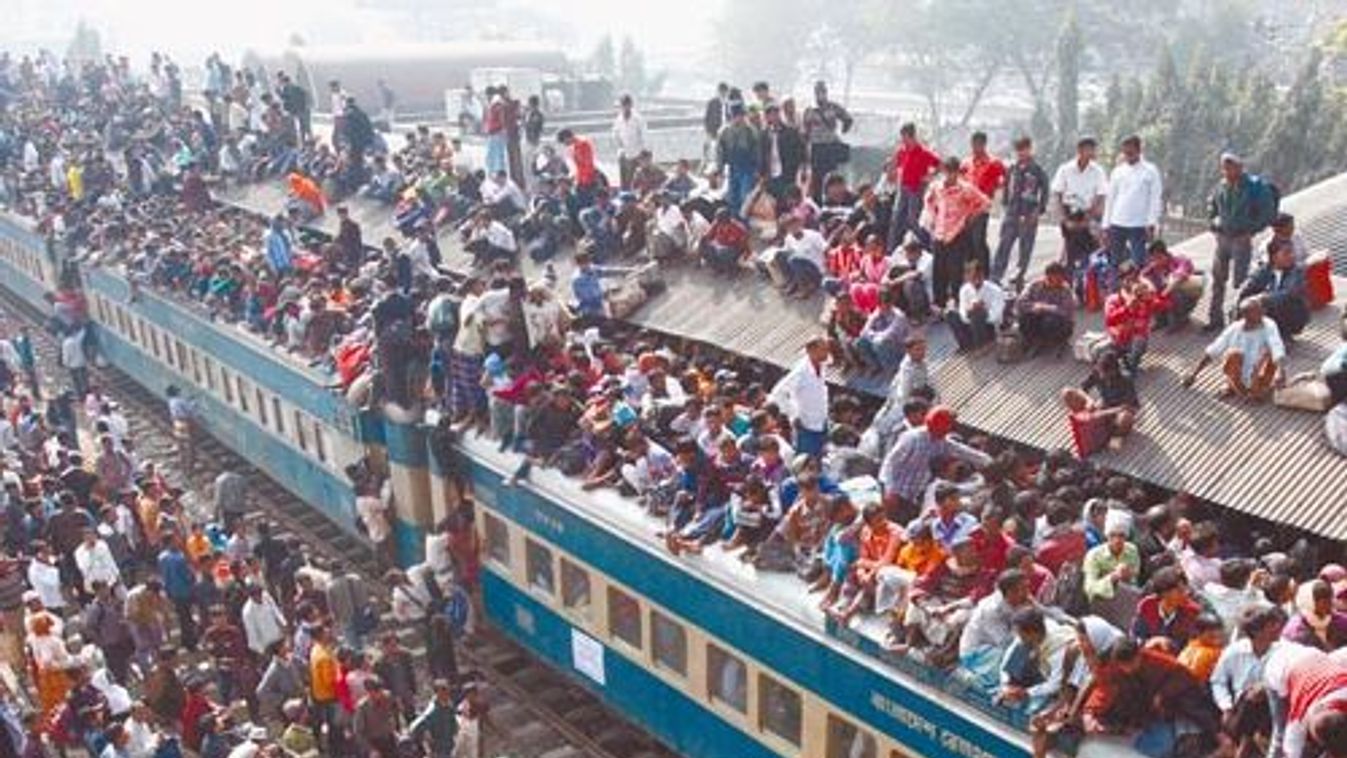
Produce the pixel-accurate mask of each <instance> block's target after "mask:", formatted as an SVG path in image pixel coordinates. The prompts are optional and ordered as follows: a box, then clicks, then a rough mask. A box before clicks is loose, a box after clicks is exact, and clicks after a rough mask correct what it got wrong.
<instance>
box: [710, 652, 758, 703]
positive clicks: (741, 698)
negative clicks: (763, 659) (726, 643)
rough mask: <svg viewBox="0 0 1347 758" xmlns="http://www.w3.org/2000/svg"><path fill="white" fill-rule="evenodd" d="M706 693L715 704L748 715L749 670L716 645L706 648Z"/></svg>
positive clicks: (741, 662)
mask: <svg viewBox="0 0 1347 758" xmlns="http://www.w3.org/2000/svg"><path fill="white" fill-rule="evenodd" d="M706 691H707V694H708V695H709V696H710V698H711V700H712V701H713V702H717V703H722V704H724V705H728V706H729V707H731V708H733V709H734V710H736V711H738V712H740V713H745V714H746V713H748V668H747V667H746V666H744V662H743V661H741V660H739V659H738V658H736V657H734V656H733V655H730V654H729V653H727V652H725V651H724V650H722V649H721V648H719V647H717V646H716V645H712V644H708V645H707V646H706Z"/></svg>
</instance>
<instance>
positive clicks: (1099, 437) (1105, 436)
mask: <svg viewBox="0 0 1347 758" xmlns="http://www.w3.org/2000/svg"><path fill="white" fill-rule="evenodd" d="M1069 423H1070V424H1071V444H1072V446H1073V447H1074V448H1075V450H1076V457H1077V458H1080V459H1081V460H1084V459H1086V458H1089V457H1090V456H1091V455H1094V454H1095V453H1097V452H1099V451H1100V450H1102V449H1104V447H1105V446H1107V445H1108V440H1109V437H1111V436H1113V435H1112V432H1111V428H1110V424H1109V418H1108V416H1106V415H1103V414H1099V413H1091V412H1090V411H1082V412H1080V413H1072V414H1071V416H1070V420H1069Z"/></svg>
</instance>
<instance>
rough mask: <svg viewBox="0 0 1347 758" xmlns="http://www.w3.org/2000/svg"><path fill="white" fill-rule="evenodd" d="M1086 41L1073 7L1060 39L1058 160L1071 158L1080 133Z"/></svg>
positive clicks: (1058, 65) (1067, 16)
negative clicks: (1082, 61) (1081, 75)
mask: <svg viewBox="0 0 1347 758" xmlns="http://www.w3.org/2000/svg"><path fill="white" fill-rule="evenodd" d="M1083 47H1084V42H1083V40H1082V39H1081V35H1080V23H1079V22H1078V21H1077V20H1076V9H1075V7H1074V6H1072V7H1071V9H1069V10H1068V11H1067V14H1066V23H1065V24H1063V26H1062V33H1061V34H1059V35H1058V36H1057V149H1056V151H1055V152H1056V156H1055V157H1056V159H1057V160H1056V161H1054V162H1060V161H1063V160H1066V159H1067V157H1068V156H1070V155H1071V151H1072V148H1073V147H1074V144H1075V140H1076V138H1077V137H1078V136H1079V135H1078V134H1077V132H1078V131H1079V130H1080V57H1081V50H1082V48H1083Z"/></svg>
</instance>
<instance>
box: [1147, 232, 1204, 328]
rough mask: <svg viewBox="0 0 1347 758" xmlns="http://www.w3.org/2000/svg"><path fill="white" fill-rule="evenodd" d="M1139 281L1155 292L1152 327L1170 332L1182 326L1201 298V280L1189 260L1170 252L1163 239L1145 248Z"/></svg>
mask: <svg viewBox="0 0 1347 758" xmlns="http://www.w3.org/2000/svg"><path fill="white" fill-rule="evenodd" d="M1141 278H1142V279H1144V280H1145V281H1146V282H1147V283H1148V284H1150V285H1151V289H1152V290H1154V291H1155V299H1156V301H1157V302H1156V308H1155V314H1156V315H1155V326H1156V327H1158V328H1163V327H1168V328H1169V329H1170V330H1171V331H1176V330H1178V329H1182V328H1183V327H1184V326H1186V325H1187V324H1188V317H1189V314H1191V313H1192V312H1193V309H1194V308H1196V307H1197V301H1198V300H1200V299H1202V278H1201V277H1200V276H1198V274H1197V273H1196V272H1195V271H1194V270H1193V262H1192V260H1191V259H1190V258H1188V256H1186V255H1180V254H1178V253H1175V252H1174V251H1172V250H1170V249H1169V246H1168V245H1166V244H1165V241H1164V240H1155V241H1154V242H1152V243H1151V244H1150V246H1149V247H1148V248H1147V249H1146V265H1145V266H1143V267H1142V268H1141Z"/></svg>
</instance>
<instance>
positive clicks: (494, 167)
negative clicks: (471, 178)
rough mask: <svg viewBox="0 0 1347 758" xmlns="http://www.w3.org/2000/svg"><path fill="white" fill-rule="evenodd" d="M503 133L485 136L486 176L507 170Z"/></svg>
mask: <svg viewBox="0 0 1347 758" xmlns="http://www.w3.org/2000/svg"><path fill="white" fill-rule="evenodd" d="M507 168H508V167H507V166H506V151H505V133H504V132H499V133H496V134H488V135H486V175H487V176H494V175H495V174H496V172H497V171H505V170H507Z"/></svg>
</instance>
